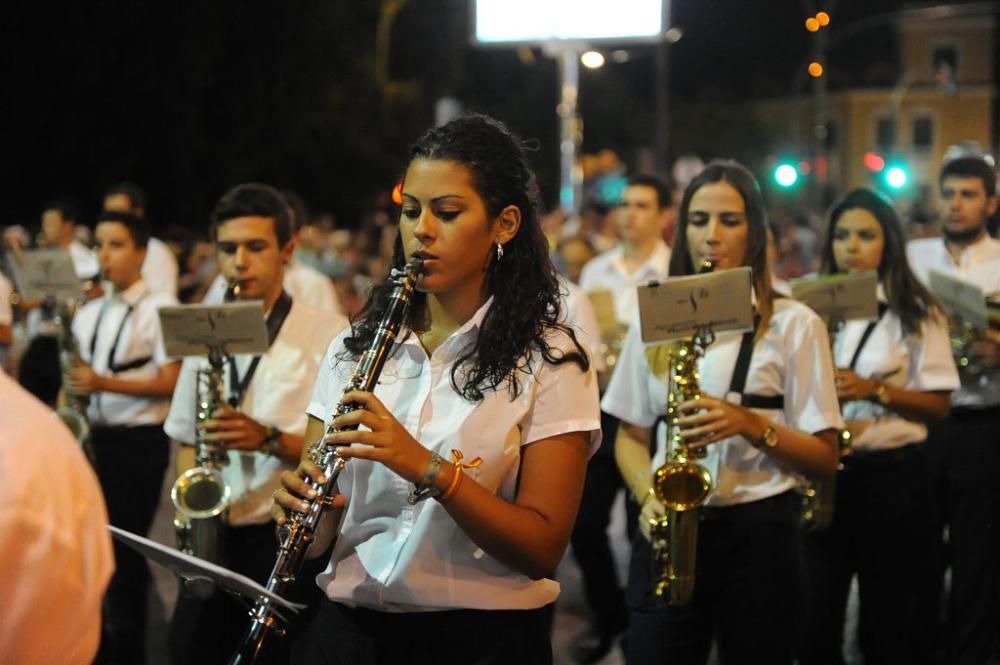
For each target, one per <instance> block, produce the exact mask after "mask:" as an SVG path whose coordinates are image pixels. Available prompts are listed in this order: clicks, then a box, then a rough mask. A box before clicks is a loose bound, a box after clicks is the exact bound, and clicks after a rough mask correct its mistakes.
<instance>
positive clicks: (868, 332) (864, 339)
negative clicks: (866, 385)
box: [848, 302, 889, 370]
mask: <svg viewBox="0 0 1000 665" xmlns="http://www.w3.org/2000/svg"><path fill="white" fill-rule="evenodd" d="M888 309H889V306H888V305H887V304H885V303H884V302H880V303H879V304H878V318H877V319H875V320H874V321H870V322H869V323H868V325H867V326H866V327H865V331H864V332H863V333H861V340H860V341H859V342H858V346H857V348H855V349H854V355H853V356H851V364H850V365H848V367H850V368H851V369H852V370H853V369H854V368H855V367H856V366H857V364H858V358H860V357H861V352H862V351H864V349H865V344H867V343H868V338H869V337H871V336H872V332H873V331H874V330H875V326H877V325H878V322H879V321H881V320H882V317H883V316H885V313H886V311H887V310H888Z"/></svg>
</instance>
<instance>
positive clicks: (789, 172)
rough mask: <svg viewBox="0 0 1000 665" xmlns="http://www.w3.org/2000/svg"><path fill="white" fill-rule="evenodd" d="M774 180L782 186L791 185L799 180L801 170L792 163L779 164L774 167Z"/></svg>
mask: <svg viewBox="0 0 1000 665" xmlns="http://www.w3.org/2000/svg"><path fill="white" fill-rule="evenodd" d="M774 181H775V182H776V183H778V184H779V185H780V186H782V187H791V186H793V185H794V184H795V183H796V182H798V181H799V172H798V170H797V169H796V168H795V167H794V166H792V165H791V164H778V166H777V167H776V168H775V169H774Z"/></svg>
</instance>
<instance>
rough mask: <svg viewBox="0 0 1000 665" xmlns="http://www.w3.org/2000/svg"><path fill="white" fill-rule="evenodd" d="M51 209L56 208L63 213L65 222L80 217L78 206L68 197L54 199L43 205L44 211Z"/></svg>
mask: <svg viewBox="0 0 1000 665" xmlns="http://www.w3.org/2000/svg"><path fill="white" fill-rule="evenodd" d="M49 210H55V211H56V212H58V213H59V214H60V215H62V218H63V221H64V222H75V221H76V220H77V218H78V217H79V213H78V212H77V209H76V206H75V205H74V204H73V202H72V201H70V200H68V199H53V200H51V201H48V202H47V203H46V204H45V205H44V206H43V207H42V212H47V211H49Z"/></svg>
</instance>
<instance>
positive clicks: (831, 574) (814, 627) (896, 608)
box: [799, 444, 940, 665]
mask: <svg viewBox="0 0 1000 665" xmlns="http://www.w3.org/2000/svg"><path fill="white" fill-rule="evenodd" d="M924 453H925V450H924V447H923V444H910V445H908V446H905V447H902V448H898V449H895V450H887V451H880V452H871V453H865V452H863V451H856V452H855V453H854V454H853V455H852V456H850V457H848V458H846V459H845V460H844V469H843V471H841V472H840V473H839V474H838V476H837V490H836V491H837V493H836V500H835V508H834V517H833V522H832V524H831V525H830V528H829V529H828V530H827V531H823V532H817V533H809V534H807V535H806V562H807V566H808V570H809V611H808V617H809V620H808V627H807V630H806V637H805V640H804V641H803V646H802V650H801V651H800V656H799V660H800V663H801V665H842V664H843V663H844V657H843V635H844V621H845V615H846V610H847V597H848V593H849V591H850V585H851V580H852V578H853V577H854V576H855V575H857V577H858V586H859V591H860V599H861V610H860V626H859V631H858V632H859V641H860V644H861V649H862V651H863V652H864V656H865V665H891V664H897V663H898V665H917V664H918V663H931V662H933V653H932V652H933V649H930V648H928V646H929V645H928V644H926V643H925V642H924V641H923V638H924V636H926V632H925V631H926V629H927V626H926V624H925V623H924V622H925V620H926V608H927V607H928V603H929V602H930V601H931V599H930V598H929V597H928V589H927V585H926V584H922V583H921V581H922V580H928V579H931V578H932V576H933V574H934V572H935V570H938V569H939V567H940V564H939V563H938V562H937V561H936V552H937V550H936V548H935V537H936V536H935V531H934V524H933V522H932V520H929V519H928V515H931V514H932V513H933V510H934V502H933V498H932V496H931V489H930V479H929V475H928V473H927V468H926V460H925V454H924Z"/></svg>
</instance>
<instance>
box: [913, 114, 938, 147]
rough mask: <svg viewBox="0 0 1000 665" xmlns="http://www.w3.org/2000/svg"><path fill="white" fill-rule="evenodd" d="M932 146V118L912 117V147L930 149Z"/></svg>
mask: <svg viewBox="0 0 1000 665" xmlns="http://www.w3.org/2000/svg"><path fill="white" fill-rule="evenodd" d="M933 146H934V118H930V117H927V116H924V117H920V118H914V119H913V147H914V148H916V149H917V150H930V149H931V148H932V147H933Z"/></svg>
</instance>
